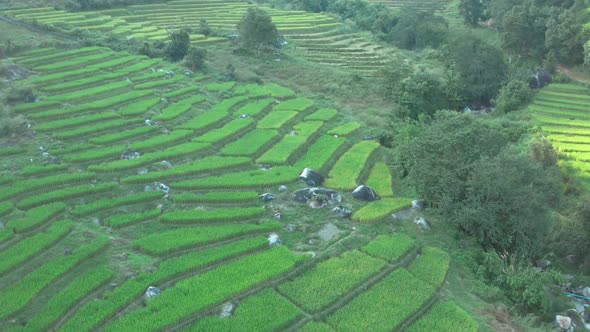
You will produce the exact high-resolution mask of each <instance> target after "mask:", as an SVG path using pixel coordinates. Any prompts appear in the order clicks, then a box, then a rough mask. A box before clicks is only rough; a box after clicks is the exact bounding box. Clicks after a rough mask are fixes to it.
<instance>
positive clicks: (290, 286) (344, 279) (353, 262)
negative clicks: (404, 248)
mask: <svg viewBox="0 0 590 332" xmlns="http://www.w3.org/2000/svg"><path fill="white" fill-rule="evenodd" d="M385 265H386V264H385V262H383V261H381V260H378V259H375V258H372V257H370V256H367V255H366V254H363V253H361V252H359V251H349V252H345V253H344V254H342V255H341V256H339V257H333V258H329V259H327V260H325V261H323V262H321V263H318V264H317V265H316V266H314V267H313V268H312V269H311V270H309V271H308V272H306V273H304V274H303V275H301V276H299V277H297V278H296V279H294V280H293V281H289V282H286V283H283V284H282V285H280V286H279V288H278V290H279V291H280V292H281V293H282V294H284V295H285V296H287V297H288V298H289V299H291V300H292V301H293V302H294V303H296V304H297V305H298V306H300V307H301V308H303V309H304V310H306V311H309V312H317V311H319V310H320V309H322V308H324V307H326V306H328V305H329V304H331V303H333V302H335V301H336V300H338V299H339V298H341V297H342V296H343V295H344V294H346V293H348V292H349V291H351V290H352V289H354V288H355V287H356V286H358V285H359V284H361V283H362V282H363V281H364V280H366V279H368V278H369V277H370V276H371V275H374V274H376V273H377V272H379V271H380V270H381V269H383V268H384V267H385Z"/></svg>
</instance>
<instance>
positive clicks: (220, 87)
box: [205, 82, 236, 92]
mask: <svg viewBox="0 0 590 332" xmlns="http://www.w3.org/2000/svg"><path fill="white" fill-rule="evenodd" d="M235 85H236V82H224V83H210V84H207V85H205V89H207V90H208V91H210V92H224V91H229V90H231V89H232V88H233V87H234V86H235Z"/></svg>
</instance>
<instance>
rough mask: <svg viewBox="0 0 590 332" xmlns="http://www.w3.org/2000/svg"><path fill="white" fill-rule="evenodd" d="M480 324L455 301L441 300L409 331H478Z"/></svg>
mask: <svg viewBox="0 0 590 332" xmlns="http://www.w3.org/2000/svg"><path fill="white" fill-rule="evenodd" d="M478 330H479V325H478V324H477V322H476V321H474V320H473V318H471V317H470V316H469V314H468V313H466V312H465V311H464V310H463V309H461V308H460V307H459V306H458V305H456V304H455V303H453V302H439V303H437V304H435V305H434V307H432V309H430V310H429V311H428V313H427V314H426V315H424V316H422V317H420V319H418V320H417V321H416V322H415V323H413V324H412V325H411V326H410V327H409V328H408V329H407V331H408V332H419V331H440V332H454V331H465V332H477V331H478Z"/></svg>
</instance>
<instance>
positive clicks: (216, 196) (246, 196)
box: [173, 191, 258, 204]
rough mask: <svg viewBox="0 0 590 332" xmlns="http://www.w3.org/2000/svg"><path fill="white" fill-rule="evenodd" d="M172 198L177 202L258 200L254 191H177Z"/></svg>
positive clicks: (240, 201)
mask: <svg viewBox="0 0 590 332" xmlns="http://www.w3.org/2000/svg"><path fill="white" fill-rule="evenodd" d="M173 200H174V202H175V203H177V204H191V203H238V204H239V203H248V202H256V201H258V192H256V191H210V192H207V193H198V194H197V193H187V192H183V193H179V194H176V195H174V197H173Z"/></svg>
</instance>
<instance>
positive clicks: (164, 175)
mask: <svg viewBox="0 0 590 332" xmlns="http://www.w3.org/2000/svg"><path fill="white" fill-rule="evenodd" d="M250 164H251V160H250V158H246V157H219V156H211V157H205V158H202V159H199V160H196V161H192V162H189V163H186V164H179V165H176V166H174V167H173V168H171V169H168V170H163V171H157V172H150V173H147V174H140V175H134V176H130V177H126V178H123V179H121V182H122V183H127V184H130V183H149V182H155V181H161V180H165V179H169V178H175V177H185V176H191V175H198V174H199V173H207V172H211V171H216V170H221V169H229V168H233V167H241V166H246V165H250Z"/></svg>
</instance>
